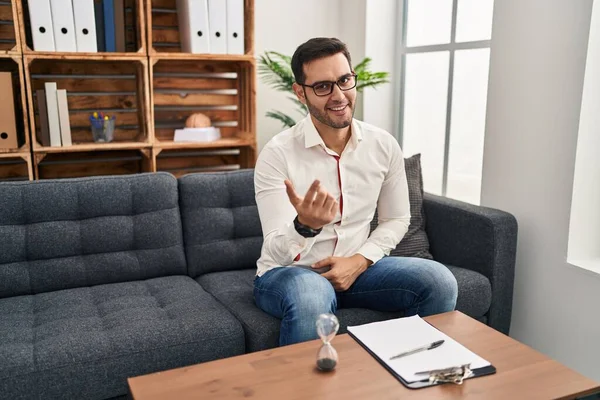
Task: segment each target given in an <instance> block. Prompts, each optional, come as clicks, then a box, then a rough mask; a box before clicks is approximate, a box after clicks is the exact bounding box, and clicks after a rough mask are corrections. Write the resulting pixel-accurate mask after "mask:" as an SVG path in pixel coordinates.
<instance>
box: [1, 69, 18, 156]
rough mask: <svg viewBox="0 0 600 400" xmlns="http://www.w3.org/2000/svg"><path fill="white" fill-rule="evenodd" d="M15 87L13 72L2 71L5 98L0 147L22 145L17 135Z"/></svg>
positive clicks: (3, 95) (2, 111)
mask: <svg viewBox="0 0 600 400" xmlns="http://www.w3.org/2000/svg"><path fill="white" fill-rule="evenodd" d="M14 89H15V88H14V87H13V77H12V74H11V73H10V72H0V92H1V93H2V97H3V100H4V101H3V102H2V104H1V105H0V149H16V148H17V147H19V145H20V143H19V140H18V137H17V119H16V115H15V101H14V99H15V90H14Z"/></svg>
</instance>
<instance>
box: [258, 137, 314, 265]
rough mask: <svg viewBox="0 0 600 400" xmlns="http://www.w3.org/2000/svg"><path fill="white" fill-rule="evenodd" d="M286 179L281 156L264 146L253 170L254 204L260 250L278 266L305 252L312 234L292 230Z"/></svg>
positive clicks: (292, 214)
mask: <svg viewBox="0 0 600 400" xmlns="http://www.w3.org/2000/svg"><path fill="white" fill-rule="evenodd" d="M286 179H289V174H288V172H287V166H286V163H285V158H284V157H283V155H282V154H278V152H277V150H276V149H273V148H271V147H268V146H267V147H265V148H264V149H263V151H261V153H260V156H259V157H258V160H257V162H256V167H255V170H254V187H255V194H256V204H257V206H258V213H259V216H260V222H261V225H262V231H263V238H264V243H263V252H266V253H267V255H268V256H269V258H271V259H272V260H273V261H274V262H276V263H277V264H279V265H281V266H287V265H291V264H293V263H294V259H295V258H296V257H297V256H298V254H301V253H303V252H307V251H309V250H310V248H311V247H312V246H313V244H314V243H315V238H305V237H303V236H302V235H300V234H299V233H298V232H296V229H295V228H294V224H293V221H294V218H295V217H296V210H295V209H294V207H293V206H292V204H291V203H290V200H289V198H288V195H287V193H286V188H285V183H284V181H285V180H286Z"/></svg>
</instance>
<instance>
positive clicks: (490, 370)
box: [348, 327, 496, 389]
mask: <svg viewBox="0 0 600 400" xmlns="http://www.w3.org/2000/svg"><path fill="white" fill-rule="evenodd" d="M434 328H435V327H434ZM436 329H437V328H436ZM348 335H349V336H350V337H351V338H352V339H354V340H355V341H356V342H357V343H358V344H360V345H361V347H362V348H363V349H365V350H366V351H367V353H369V354H370V355H371V356H372V357H373V358H374V359H375V360H377V362H378V363H379V364H381V366H383V368H385V369H386V370H387V371H388V372H389V373H390V374H392V376H394V377H395V378H396V379H398V380H399V381H400V382H401V383H402V384H403V385H404V386H406V387H407V388H409V389H422V388H426V387H431V386H437V385H442V384H444V383H446V382H435V383H434V382H430V380H429V378H427V379H423V380H421V381H416V382H408V381H406V380H405V379H404V378H402V376H401V375H400V374H398V373H397V372H396V371H394V369H393V368H392V367H390V366H389V365H388V364H387V363H386V362H385V361H383V360H382V359H381V358H380V357H379V356H377V355H376V354H375V353H374V352H373V351H372V350H371V349H370V348H369V347H368V346H367V345H365V344H364V343H363V342H362V341H361V340H360V339H358V338H357V337H356V336H355V335H354V334H353V333H352V332H350V331H348ZM471 371H472V372H473V375H471V376H470V377H468V378H466V379H472V378H477V377H480V376H485V375H491V374H495V373H496V367H494V366H493V365H489V366H487V367H481V368H476V369H472V370H471Z"/></svg>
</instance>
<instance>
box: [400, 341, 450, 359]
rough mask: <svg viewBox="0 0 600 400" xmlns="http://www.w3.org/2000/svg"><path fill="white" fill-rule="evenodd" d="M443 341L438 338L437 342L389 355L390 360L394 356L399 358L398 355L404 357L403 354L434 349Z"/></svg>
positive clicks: (407, 354) (408, 354)
mask: <svg viewBox="0 0 600 400" xmlns="http://www.w3.org/2000/svg"><path fill="white" fill-rule="evenodd" d="M443 343H444V340H438V341H437V342H433V343H430V344H426V345H425V346H421V347H417V348H416V349H412V350H409V351H405V352H404V353H400V354H396V355H395V356H393V357H391V358H390V360H395V359H396V358H400V357H404V356H410V355H411V354H415V353H418V352H420V351H425V350H431V349H435V348H436V347H440V346H441V345H442V344H443Z"/></svg>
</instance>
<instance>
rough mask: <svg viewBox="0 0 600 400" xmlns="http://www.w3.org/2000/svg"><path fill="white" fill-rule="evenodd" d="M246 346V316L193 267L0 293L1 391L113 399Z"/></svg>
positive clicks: (26, 395)
mask: <svg viewBox="0 0 600 400" xmlns="http://www.w3.org/2000/svg"><path fill="white" fill-rule="evenodd" d="M242 353H244V333H243V330H242V328H241V326H240V324H239V322H238V321H237V320H236V319H235V318H234V317H233V316H232V315H231V314H230V313H229V312H228V311H227V310H226V309H225V308H224V307H223V306H222V305H221V304H219V303H218V302H217V301H216V300H215V299H214V298H213V297H212V296H211V295H210V294H208V293H206V291H204V290H203V289H202V287H200V285H198V283H197V282H195V281H194V280H193V279H191V278H189V277H188V276H171V277H162V278H155V279H150V280H145V281H135V282H126V283H115V284H108V285H100V286H93V287H87V288H76V289H68V290H62V291H56V292H50V293H42V294H36V295H27V296H18V297H12V298H7V299H0V398H7V399H21V398H44V399H53V398H61V399H68V398H77V399H92V398H94V399H105V398H110V397H114V396H118V395H124V394H126V393H127V382H126V378H127V377H132V376H137V375H142V374H146V373H150V372H154V371H160V370H166V369H170V368H176V367H180V366H185V365H190V364H194V363H199V362H203V361H208V360H213V359H217V358H223V357H228V356H234V355H238V354H242ZM32 383H35V384H32Z"/></svg>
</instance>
